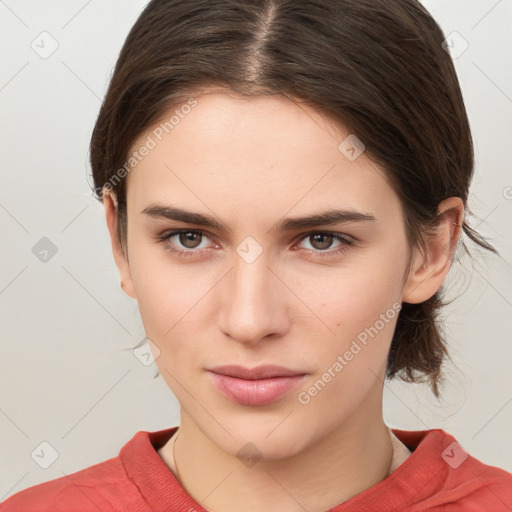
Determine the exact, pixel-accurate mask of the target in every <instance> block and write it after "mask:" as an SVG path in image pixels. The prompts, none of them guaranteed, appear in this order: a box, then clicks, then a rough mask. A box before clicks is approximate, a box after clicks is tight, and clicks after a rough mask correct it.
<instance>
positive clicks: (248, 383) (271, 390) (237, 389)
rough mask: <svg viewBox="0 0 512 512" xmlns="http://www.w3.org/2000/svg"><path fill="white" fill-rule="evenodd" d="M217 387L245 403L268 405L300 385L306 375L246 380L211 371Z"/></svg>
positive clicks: (232, 398)
mask: <svg viewBox="0 0 512 512" xmlns="http://www.w3.org/2000/svg"><path fill="white" fill-rule="evenodd" d="M209 373H210V375H211V376H212V379H213V383H214V385H215V386H216V387H217V389H218V390H219V391H220V392H221V393H222V394H223V395H224V396H226V397H227V398H230V399H231V400H234V401H235V402H238V403H239V404H243V405H267V404H270V403H272V402H275V401H277V400H279V399H280V398H282V397H283V396H284V395H286V394H287V393H288V392H290V391H291V390H292V389H293V388H295V387H296V386H298V385H299V384H300V383H301V382H302V381H303V380H304V378H305V375H296V376H293V377H273V378H271V379H260V380H246V379H238V378H236V377H228V376H227V375H221V374H218V373H213V372H209Z"/></svg>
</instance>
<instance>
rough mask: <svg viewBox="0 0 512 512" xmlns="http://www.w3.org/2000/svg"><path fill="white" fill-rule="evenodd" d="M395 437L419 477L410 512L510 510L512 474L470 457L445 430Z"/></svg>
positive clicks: (402, 434)
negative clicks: (406, 450) (407, 449)
mask: <svg viewBox="0 0 512 512" xmlns="http://www.w3.org/2000/svg"><path fill="white" fill-rule="evenodd" d="M397 433H398V436H397V437H399V439H400V440H401V441H402V442H405V444H406V445H408V446H409V447H410V448H411V449H412V450H413V454H412V456H411V459H412V460H411V463H412V464H410V465H409V469H410V470H414V472H416V473H417V474H420V475H422V482H421V483H422V485H421V486H419V487H420V488H419V489H418V492H417V493H416V494H415V498H416V499H415V501H414V506H412V504H411V510H414V511H416V510H446V511H451V510H453V511H455V510H464V511H468V512H471V511H480V510H486V511H487V512H492V511H506V510H511V509H512V473H509V472H508V471H505V470H504V469H501V468H498V467H495V466H490V465H488V464H485V463H484V462H482V461H480V460H478V459H477V458H475V457H473V456H472V455H470V454H469V453H468V452H467V451H466V450H465V449H464V448H463V446H462V445H461V444H460V443H459V442H458V441H457V440H456V439H455V438H454V437H453V436H452V435H451V434H449V433H447V432H445V431H444V430H441V429H432V430H428V431H417V432H406V431H400V430H395V434H397ZM405 466H406V465H405ZM404 469H405V468H404Z"/></svg>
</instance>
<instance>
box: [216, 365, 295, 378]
mask: <svg viewBox="0 0 512 512" xmlns="http://www.w3.org/2000/svg"><path fill="white" fill-rule="evenodd" d="M210 371H211V372H213V373H218V374H220V375H226V376H228V377H236V378H237V379H246V380H259V379H271V378H274V377H295V376H297V375H304V372H296V371H293V370H289V369H288V368H284V367H283V366H276V365H265V366H257V367H256V368H252V369H250V368H244V367H243V366H237V365H226V366H216V367H215V368H211V369H210Z"/></svg>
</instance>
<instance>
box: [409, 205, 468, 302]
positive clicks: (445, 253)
mask: <svg viewBox="0 0 512 512" xmlns="http://www.w3.org/2000/svg"><path fill="white" fill-rule="evenodd" d="M463 217H464V204H463V202H462V199H460V198H459V197H450V198H448V199H445V200H444V201H442V202H441V203H440V204H439V207H438V218H439V222H438V224H437V227H436V230H435V232H434V233H433V234H432V235H428V237H427V238H426V239H425V245H426V249H427V250H426V252H425V253H424V252H422V251H421V250H420V249H419V248H416V249H415V250H414V254H413V259H412V264H411V268H410V271H409V276H408V278H407V281H406V284H405V286H404V289H403V295H402V299H403V301H404V302H408V303H410V304H419V303H421V302H425V301H426V300H428V299H430V297H432V296H433V295H434V294H435V293H436V292H437V291H438V290H439V288H441V286H442V284H443V282H444V280H445V278H446V275H447V274H448V271H449V270H450V266H451V262H452V258H453V254H454V252H455V248H456V246H457V243H458V241H459V238H460V234H461V227H462V222H463Z"/></svg>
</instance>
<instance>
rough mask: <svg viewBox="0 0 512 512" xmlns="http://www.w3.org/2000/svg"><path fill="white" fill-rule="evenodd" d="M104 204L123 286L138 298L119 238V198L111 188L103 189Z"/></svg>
mask: <svg viewBox="0 0 512 512" xmlns="http://www.w3.org/2000/svg"><path fill="white" fill-rule="evenodd" d="M103 206H104V207H105V214H106V219H107V226H108V231H109V233H110V240H111V242H112V252H113V254H114V260H115V262H116V265H117V269H118V270H119V275H120V277H121V288H122V289H123V290H124V291H125V293H126V294H127V295H129V296H130V297H132V298H133V299H136V298H137V297H136V295H135V290H134V288H133V282H132V276H131V274H130V264H129V262H128V258H127V255H126V256H125V253H124V251H123V247H122V245H121V242H120V240H119V235H118V234H117V221H118V216H117V199H116V196H115V195H114V194H113V193H112V192H111V191H109V190H104V191H103ZM127 250H128V249H127Z"/></svg>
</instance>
